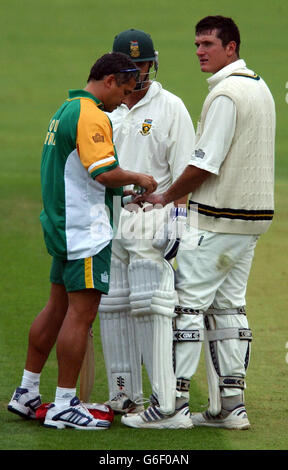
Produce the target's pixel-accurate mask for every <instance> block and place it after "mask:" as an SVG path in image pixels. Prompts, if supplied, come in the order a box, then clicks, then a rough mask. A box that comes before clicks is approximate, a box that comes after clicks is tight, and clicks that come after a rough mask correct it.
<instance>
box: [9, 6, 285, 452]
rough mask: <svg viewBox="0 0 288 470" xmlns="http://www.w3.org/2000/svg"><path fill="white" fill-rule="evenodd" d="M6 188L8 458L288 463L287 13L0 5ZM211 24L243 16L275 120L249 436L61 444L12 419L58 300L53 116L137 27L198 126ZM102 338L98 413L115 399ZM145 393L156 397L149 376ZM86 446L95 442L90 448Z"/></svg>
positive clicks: (245, 43)
mask: <svg viewBox="0 0 288 470" xmlns="http://www.w3.org/2000/svg"><path fill="white" fill-rule="evenodd" d="M0 13H1V14H0V26H1V29H0V31H1V73H0V84H1V89H2V93H1V96H0V100H1V114H2V119H1V126H0V136H1V175H0V198H1V199H0V200H1V204H0V221H1V222H0V223H1V229H0V247H1V268H0V269H1V283H0V298H1V303H0V315H1V316H0V319H1V320H0V322H1V327H0V383H1V386H0V449H1V450H61V449H62V450H72V449H74V450H112V449H114V450H127V451H128V450H132V449H138V450H141V449H143V450H147V449H150V450H161V449H163V450H164V449H166V450H168V449H174V450H181V451H185V450H224V451H225V450H287V449H288V402H287V377H288V363H287V362H286V361H285V357H286V355H287V353H288V349H287V344H288V320H287V306H288V289H287V278H288V276H287V271H288V268H287V266H288V256H287V232H288V208H287V196H288V188H287V181H288V164H287V161H286V160H287V115H288V104H287V103H288V100H287V102H286V100H285V95H286V93H288V89H287V88H286V83H287V82H288V70H287V49H288V45H287V18H288V6H287V3H286V2H284V0H282V1H279V0H275V1H274V2H270V1H268V0H263V1H260V0H256V1H254V2H250V1H248V0H242V1H241V2H240V3H237V4H236V3H234V4H231V2H229V1H228V0H219V1H218V2H217V7H215V2H214V1H212V0H209V1H203V2H201V3H199V2H196V1H195V0H179V1H178V2H177V3H175V2H174V1H172V0H166V1H164V0H146V2H143V3H135V2H132V1H128V0H121V1H117V0H107V1H102V0H101V1H97V0H93V1H92V0H82V1H81V2H79V1H76V0H71V1H68V0H50V1H49V2H46V1H45V2H44V1H42V0H38V1H36V0H26V1H20V0H19V1H17V0H1V3H0ZM208 14H224V15H225V16H232V17H233V18H234V19H235V21H236V22H237V23H238V25H239V28H240V31H241V33H242V46H241V57H242V58H244V59H245V60H246V62H247V64H248V65H249V67H251V68H253V69H254V70H255V71H257V72H258V73H259V74H260V75H262V76H263V77H264V79H265V80H266V82H267V83H268V84H269V86H270V88H271V91H272V93H273V95H274V98H275V102H276V109H277V144H276V187H275V199H276V215H275V220H274V222H273V224H272V226H271V229H270V230H269V231H268V233H267V234H265V235H264V236H263V237H262V238H261V239H260V241H259V244H258V246H257V249H256V256H255V261H254V265H253V268H252V272H251V276H250V282H249V286H248V292H247V306H248V308H247V310H248V318H249V320H250V326H251V328H252V330H253V335H254V340H253V343H252V357H251V363H250V367H249V370H248V377H247V384H248V387H247V391H246V395H245V396H246V403H247V409H248V413H249V419H250V421H251V423H252V428H251V430H249V431H245V432H244V431H242V432H237V431H232V432H229V431H225V430H213V429H201V428H199V429H192V430H189V431H188V430H187V431H184V430H179V431H169V430H165V431H149V430H135V431H132V430H131V429H129V428H125V427H124V426H122V425H121V424H120V420H119V418H118V417H116V419H115V422H114V424H113V426H112V427H111V429H110V430H109V431H108V432H106V433H96V434H95V433H78V432H77V431H76V432H75V431H73V430H65V431H62V432H55V431H53V430H49V429H45V428H43V427H42V426H41V425H40V424H39V423H35V422H28V421H27V422H26V421H22V420H21V419H20V418H18V417H17V416H13V415H11V414H9V413H8V412H7V411H6V407H7V402H8V401H9V399H10V396H11V393H12V392H13V390H14V388H15V387H16V386H17V385H18V384H19V380H20V377H21V375H22V370H23V366H24V360H25V352H26V346H27V333H28V330H29V327H30V323H31V321H32V320H33V318H34V316H35V315H36V313H38V311H39V310H40V309H41V308H42V307H43V305H44V303H45V302H46V299H47V296H48V294H49V285H48V274H49V268H50V259H49V256H48V255H47V254H46V251H45V247H44V243H43V239H42V233H41V227H40V223H39V213H40V210H41V197H40V181H39V168H40V157H41V149H42V143H43V140H44V135H45V130H46V126H47V123H48V121H49V118H50V116H51V114H52V113H53V112H54V111H55V109H56V108H57V107H58V106H59V104H61V103H62V101H63V100H64V99H65V97H66V95H67V90H68V89H69V88H79V87H84V86H85V83H86V78H87V76H88V72H89V69H90V66H91V65H92V64H93V63H94V62H95V60H96V58H97V57H99V56H100V55H102V54H103V53H105V52H107V51H109V50H110V49H111V45H112V41H113V38H114V36H115V35H116V34H117V33H118V32H119V31H122V30H124V29H127V28H130V27H135V28H139V29H143V30H146V31H147V32H150V34H151V35H152V37H153V39H154V43H155V47H156V48H157V49H158V50H159V58H160V69H159V76H158V79H159V81H160V82H161V83H162V84H163V86H164V87H165V88H167V89H169V90H170V91H172V92H174V93H176V94H177V95H179V96H180V97H181V98H182V99H183V100H184V102H185V104H186V106H187V108H188V109H189V111H190V113H191V116H192V119H193V122H194V123H195V124H196V121H197V119H198V116H199V113H200V110H201V104H202V101H203V99H204V98H205V95H206V93H207V87H206V82H205V79H206V78H207V76H205V75H203V74H201V72H200V71H199V67H198V64H197V62H196V59H195V53H194V52H195V51H194V25H195V23H196V22H197V21H198V20H199V19H200V18H201V17H203V16H206V15H208ZM97 332H99V325H98V321H96V327H95V333H96V334H95V345H96V376H97V377H96V383H95V389H94V392H93V396H92V398H93V400H94V401H97V402H103V401H104V400H105V399H106V398H107V383H106V377H105V370H104V365H103V356H102V351H101V344H100V341H99V334H98V333H97ZM56 378H57V364H56V358H55V352H54V351H53V354H52V356H51V357H50V358H49V361H48V363H47V365H46V367H45V369H44V371H43V374H42V378H41V393H42V397H43V400H44V401H51V400H52V399H53V398H54V391H55V386H56ZM145 392H146V393H147V395H148V394H149V392H150V390H149V385H148V381H147V377H146V376H145ZM206 402H207V385H206V379H205V371H204V364H203V359H202V360H201V364H200V367H199V370H198V372H197V374H196V376H195V377H194V379H193V383H192V385H191V401H190V405H191V409H193V410H196V411H197V410H201V409H202V408H201V407H202V406H203V405H205V403H206ZM83 434H84V435H83Z"/></svg>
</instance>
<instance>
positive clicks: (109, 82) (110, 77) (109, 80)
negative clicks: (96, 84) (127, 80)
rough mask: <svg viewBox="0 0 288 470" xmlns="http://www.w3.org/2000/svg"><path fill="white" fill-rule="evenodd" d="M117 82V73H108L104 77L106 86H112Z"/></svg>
mask: <svg viewBox="0 0 288 470" xmlns="http://www.w3.org/2000/svg"><path fill="white" fill-rule="evenodd" d="M115 82H116V79H115V75H114V74H113V73H111V74H110V75H106V76H105V77H104V85H105V87H106V88H109V89H110V88H111V87H112V86H113V85H114V84H115Z"/></svg>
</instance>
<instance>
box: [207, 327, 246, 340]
mask: <svg viewBox="0 0 288 470" xmlns="http://www.w3.org/2000/svg"><path fill="white" fill-rule="evenodd" d="M207 338H208V341H221V340H223V339H240V340H246V341H252V339H253V337H252V331H251V330H250V329H249V328H222V329H221V328H219V329H218V330H208V331H207Z"/></svg>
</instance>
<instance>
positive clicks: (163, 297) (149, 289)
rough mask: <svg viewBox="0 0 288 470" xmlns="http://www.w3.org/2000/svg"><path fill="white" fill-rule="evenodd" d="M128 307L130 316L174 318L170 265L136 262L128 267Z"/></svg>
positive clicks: (174, 300) (173, 293) (172, 276)
mask: <svg viewBox="0 0 288 470" xmlns="http://www.w3.org/2000/svg"><path fill="white" fill-rule="evenodd" d="M128 277H129V284H130V291H131V293H130V297H129V299H130V306H131V312H132V315H135V316H138V315H149V314H157V315H167V316H171V317H174V316H175V315H174V307H175V303H176V292H175V288H174V271H173V268H172V266H171V265H170V263H168V262H167V261H166V260H163V264H162V265H161V264H159V263H156V262H155V261H151V260H136V261H134V262H133V263H131V265H130V266H129V269H128Z"/></svg>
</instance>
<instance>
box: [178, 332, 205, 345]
mask: <svg viewBox="0 0 288 470" xmlns="http://www.w3.org/2000/svg"><path fill="white" fill-rule="evenodd" d="M173 341H174V342H177V343H182V342H185V341H204V331H203V330H173Z"/></svg>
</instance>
